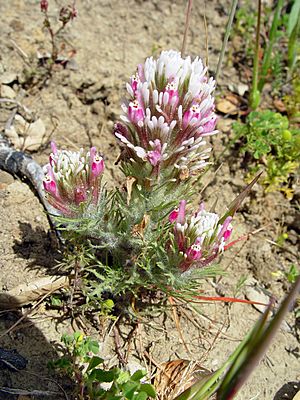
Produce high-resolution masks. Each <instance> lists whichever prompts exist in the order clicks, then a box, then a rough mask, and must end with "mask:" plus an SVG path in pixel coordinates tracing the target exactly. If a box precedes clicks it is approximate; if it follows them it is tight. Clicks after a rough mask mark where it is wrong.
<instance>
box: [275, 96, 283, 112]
mask: <svg viewBox="0 0 300 400" xmlns="http://www.w3.org/2000/svg"><path fill="white" fill-rule="evenodd" d="M273 104H274V107H275V108H276V110H277V111H279V112H282V113H283V112H286V107H285V104H284V102H283V101H282V100H280V99H275V100H274V101H273Z"/></svg>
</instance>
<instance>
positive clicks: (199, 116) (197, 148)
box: [114, 50, 217, 181]
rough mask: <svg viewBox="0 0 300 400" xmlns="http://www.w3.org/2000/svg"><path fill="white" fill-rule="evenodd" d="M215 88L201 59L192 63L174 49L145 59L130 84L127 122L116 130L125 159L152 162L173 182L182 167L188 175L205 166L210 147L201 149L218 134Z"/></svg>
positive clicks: (125, 108)
mask: <svg viewBox="0 0 300 400" xmlns="http://www.w3.org/2000/svg"><path fill="white" fill-rule="evenodd" d="M214 88H215V82H214V80H213V79H212V78H208V77H207V68H206V67H204V66H203V63H202V61H201V59H200V58H199V57H196V58H195V59H194V60H193V61H192V60H191V58H190V57H186V58H182V57H181V54H180V53H179V52H177V51H174V50H170V51H163V52H162V53H161V54H160V56H159V57H158V59H154V58H153V57H150V58H147V59H146V61H145V63H144V64H140V65H139V66H138V68H137V72H136V74H135V75H133V76H132V77H131V79H130V82H129V83H127V91H128V94H129V97H130V99H129V100H128V101H127V102H125V103H124V104H123V105H122V109H123V111H124V115H122V116H121V119H122V121H123V122H122V123H118V124H116V125H115V129H114V133H115V135H116V137H117V138H118V139H119V140H120V141H121V146H122V148H123V157H122V160H123V162H126V163H129V164H138V165H139V168H140V169H141V170H143V169H144V168H145V169H146V170H147V171H149V164H150V165H151V166H152V172H151V175H153V176H156V177H157V178H159V177H160V173H163V176H164V177H165V178H166V179H173V180H175V181H176V180H180V176H181V172H182V170H184V171H188V172H189V174H188V176H192V175H193V174H195V173H197V171H199V170H203V168H205V166H206V165H207V163H208V162H207V159H208V158H209V155H208V153H209V151H210V149H207V148H206V149H204V148H203V147H204V146H205V145H206V142H205V140H204V139H203V138H204V137H205V136H208V135H213V134H215V133H217V131H216V130H215V124H216V116H215V113H214V98H213V97H212V92H213V91H214ZM124 132H126V134H124ZM158 143H159V144H158ZM147 164H148V166H147ZM150 171H151V170H150ZM144 175H145V174H144Z"/></svg>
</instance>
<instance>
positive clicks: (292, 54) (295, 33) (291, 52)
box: [288, 10, 300, 75]
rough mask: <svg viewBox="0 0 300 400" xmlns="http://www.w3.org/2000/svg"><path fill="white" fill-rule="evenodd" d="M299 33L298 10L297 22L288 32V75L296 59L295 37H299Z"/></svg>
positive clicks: (299, 19)
mask: <svg viewBox="0 0 300 400" xmlns="http://www.w3.org/2000/svg"><path fill="white" fill-rule="evenodd" d="M299 33H300V10H299V14H298V20H297V23H296V25H295V26H294V29H293V30H292V32H291V34H290V37H289V42H288V66H289V69H290V71H289V74H290V75H291V74H292V72H293V69H294V67H295V64H296V60H297V47H298V42H297V39H298V37H299Z"/></svg>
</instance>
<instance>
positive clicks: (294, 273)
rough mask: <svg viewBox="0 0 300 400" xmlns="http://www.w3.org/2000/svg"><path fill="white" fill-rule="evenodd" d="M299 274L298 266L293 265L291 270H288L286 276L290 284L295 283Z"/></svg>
mask: <svg viewBox="0 0 300 400" xmlns="http://www.w3.org/2000/svg"><path fill="white" fill-rule="evenodd" d="M299 274H300V272H299V270H298V268H297V267H296V265H294V264H292V265H291V266H290V269H289V270H288V272H285V274H284V275H285V277H286V279H287V280H288V282H289V283H295V282H296V280H297V278H298V276H299Z"/></svg>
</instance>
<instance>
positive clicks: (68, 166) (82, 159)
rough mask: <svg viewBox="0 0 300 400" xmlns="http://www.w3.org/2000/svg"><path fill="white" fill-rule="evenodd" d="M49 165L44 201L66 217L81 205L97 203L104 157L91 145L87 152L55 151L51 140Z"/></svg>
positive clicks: (76, 210)
mask: <svg viewBox="0 0 300 400" xmlns="http://www.w3.org/2000/svg"><path fill="white" fill-rule="evenodd" d="M51 148H52V153H51V155H50V161H49V164H47V165H46V166H45V167H44V172H45V178H44V181H43V185H44V190H45V192H46V196H47V200H48V202H49V204H51V205H52V206H53V207H54V208H56V209H57V210H58V211H60V212H61V213H62V214H63V215H65V216H74V215H76V214H77V212H78V210H79V206H80V205H81V204H82V203H83V204H90V203H92V204H95V205H96V204H97V203H98V199H99V193H100V182H101V176H102V173H103V170H104V160H103V158H102V157H101V156H100V155H99V154H98V153H97V150H96V148H95V147H92V148H91V149H90V151H88V152H87V153H86V154H85V153H84V151H83V149H80V151H78V152H71V151H67V150H58V149H57V148H56V145H55V144H54V143H53V142H52V143H51Z"/></svg>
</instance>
